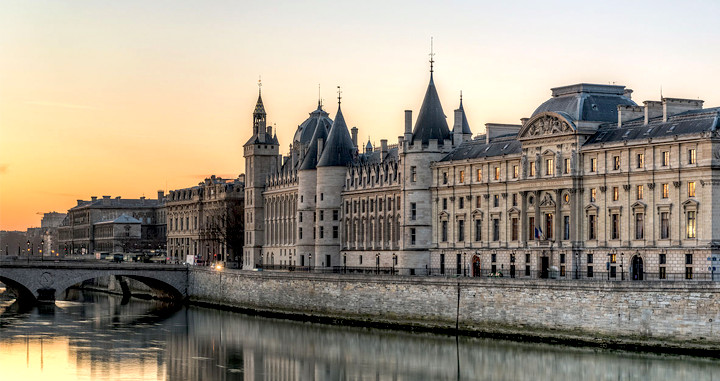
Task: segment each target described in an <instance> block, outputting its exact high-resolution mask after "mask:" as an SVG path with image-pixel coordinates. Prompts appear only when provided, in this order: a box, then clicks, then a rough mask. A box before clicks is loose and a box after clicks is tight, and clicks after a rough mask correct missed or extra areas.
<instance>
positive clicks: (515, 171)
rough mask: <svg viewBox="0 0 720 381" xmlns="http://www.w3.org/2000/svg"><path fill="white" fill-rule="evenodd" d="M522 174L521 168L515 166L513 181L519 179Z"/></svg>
mask: <svg viewBox="0 0 720 381" xmlns="http://www.w3.org/2000/svg"><path fill="white" fill-rule="evenodd" d="M519 174H520V167H518V166H517V165H513V179H517V178H518V175H519Z"/></svg>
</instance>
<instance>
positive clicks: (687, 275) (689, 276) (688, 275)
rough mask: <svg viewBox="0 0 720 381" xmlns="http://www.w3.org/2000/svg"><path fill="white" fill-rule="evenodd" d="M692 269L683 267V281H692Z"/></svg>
mask: <svg viewBox="0 0 720 381" xmlns="http://www.w3.org/2000/svg"><path fill="white" fill-rule="evenodd" d="M692 269H693V268H692V267H685V279H692V278H693V270H692Z"/></svg>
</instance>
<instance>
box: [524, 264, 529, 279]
mask: <svg viewBox="0 0 720 381" xmlns="http://www.w3.org/2000/svg"><path fill="white" fill-rule="evenodd" d="M525 276H530V266H529V265H527V266H525Z"/></svg>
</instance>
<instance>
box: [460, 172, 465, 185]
mask: <svg viewBox="0 0 720 381" xmlns="http://www.w3.org/2000/svg"><path fill="white" fill-rule="evenodd" d="M464 182H465V171H460V183H461V184H462V183H464Z"/></svg>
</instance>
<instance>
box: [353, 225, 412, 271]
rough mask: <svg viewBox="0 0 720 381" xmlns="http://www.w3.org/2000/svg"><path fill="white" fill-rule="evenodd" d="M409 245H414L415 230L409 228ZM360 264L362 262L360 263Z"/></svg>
mask: <svg viewBox="0 0 720 381" xmlns="http://www.w3.org/2000/svg"><path fill="white" fill-rule="evenodd" d="M410 244H411V245H414V244H415V228H410ZM360 263H362V262H360Z"/></svg>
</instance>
